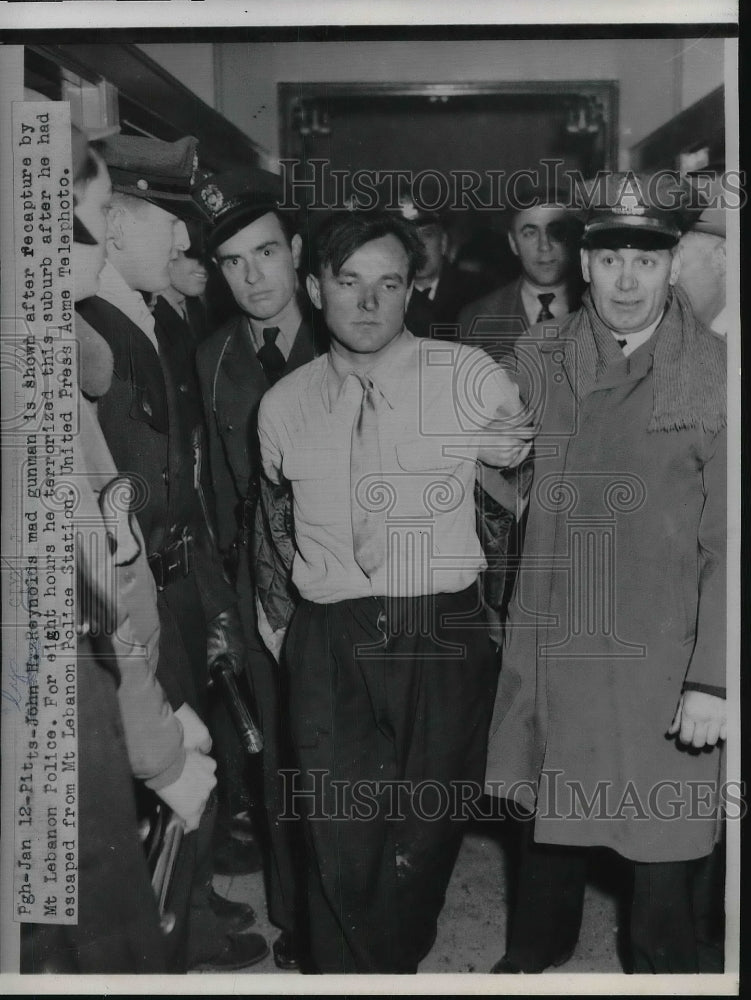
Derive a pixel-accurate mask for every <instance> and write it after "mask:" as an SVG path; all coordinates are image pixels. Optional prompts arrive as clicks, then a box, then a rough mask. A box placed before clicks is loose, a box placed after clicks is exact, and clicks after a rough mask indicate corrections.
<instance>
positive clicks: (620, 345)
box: [615, 337, 627, 350]
mask: <svg viewBox="0 0 751 1000" xmlns="http://www.w3.org/2000/svg"><path fill="white" fill-rule="evenodd" d="M615 342H616V344H617V345H618V346H619V347H620V349H621V350H623V348H624V347H625V346H626V343H627V341H626V340H625V339H624V340H619V339H618V338H617V337H616V339H615Z"/></svg>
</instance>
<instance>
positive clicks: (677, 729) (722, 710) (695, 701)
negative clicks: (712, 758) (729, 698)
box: [668, 691, 728, 749]
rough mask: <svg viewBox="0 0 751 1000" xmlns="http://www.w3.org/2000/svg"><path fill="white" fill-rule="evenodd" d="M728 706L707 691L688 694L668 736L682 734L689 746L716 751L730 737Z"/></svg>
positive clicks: (682, 699)
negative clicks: (720, 741) (714, 747)
mask: <svg viewBox="0 0 751 1000" xmlns="http://www.w3.org/2000/svg"><path fill="white" fill-rule="evenodd" d="M727 730H728V712H727V702H726V701H725V699H724V698H718V697H717V696H716V695H713V694H705V693H704V692H703V691H684V692H683V694H682V695H681V698H680V701H679V702H678V708H677V709H676V711H675V716H674V717H673V721H672V722H671V724H670V729H668V735H669V736H674V735H675V734H676V733H678V739H679V740H680V741H681V743H685V744H686V746H692V747H696V748H697V749H699V748H701V747H703V746H710V747H713V746H715V745H716V743H717V741H718V740H726V739H727V735H728V732H727Z"/></svg>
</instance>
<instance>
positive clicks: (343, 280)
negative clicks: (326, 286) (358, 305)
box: [339, 278, 355, 288]
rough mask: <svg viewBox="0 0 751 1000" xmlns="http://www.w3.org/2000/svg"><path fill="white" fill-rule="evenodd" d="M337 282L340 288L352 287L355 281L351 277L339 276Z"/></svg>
mask: <svg viewBox="0 0 751 1000" xmlns="http://www.w3.org/2000/svg"><path fill="white" fill-rule="evenodd" d="M339 284H340V285H341V286H342V288H354V287H355V283H354V281H353V280H352V279H351V278H340V279H339Z"/></svg>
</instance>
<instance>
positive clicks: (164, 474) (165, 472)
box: [162, 468, 169, 486]
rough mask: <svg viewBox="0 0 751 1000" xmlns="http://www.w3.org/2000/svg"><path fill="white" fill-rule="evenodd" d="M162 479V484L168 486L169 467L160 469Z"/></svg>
mask: <svg viewBox="0 0 751 1000" xmlns="http://www.w3.org/2000/svg"><path fill="white" fill-rule="evenodd" d="M162 479H163V480H164V485H165V486H169V469H167V468H164V469H162Z"/></svg>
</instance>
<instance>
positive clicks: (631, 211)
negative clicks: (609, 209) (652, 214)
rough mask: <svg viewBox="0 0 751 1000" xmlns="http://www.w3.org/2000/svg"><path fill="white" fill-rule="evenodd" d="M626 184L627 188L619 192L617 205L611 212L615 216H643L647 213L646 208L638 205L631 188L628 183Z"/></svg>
mask: <svg viewBox="0 0 751 1000" xmlns="http://www.w3.org/2000/svg"><path fill="white" fill-rule="evenodd" d="M627 183H628V188H627V189H626V190H625V191H621V196H620V198H619V199H618V204H617V205H614V206H613V212H614V213H615V214H616V215H644V214H645V213H646V211H647V208H646V206H645V205H641V204H640V203H639V199H638V198H637V196H636V194H634V190H633V187H631V185H630V182H627Z"/></svg>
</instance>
